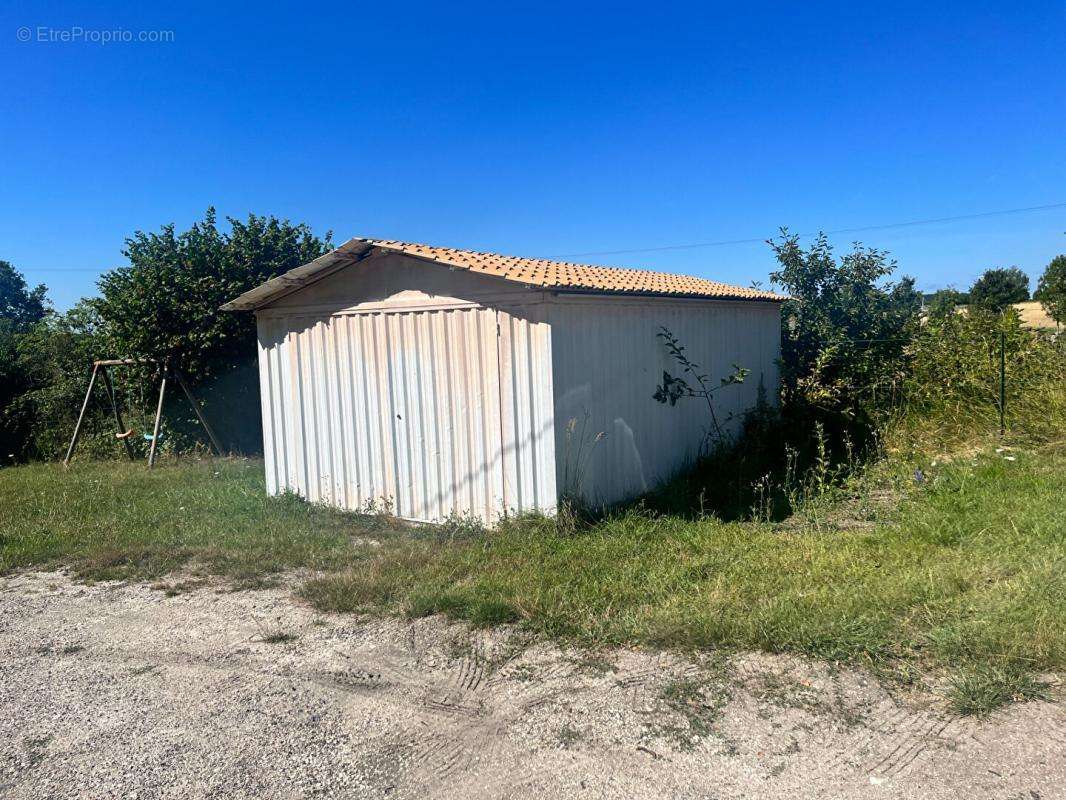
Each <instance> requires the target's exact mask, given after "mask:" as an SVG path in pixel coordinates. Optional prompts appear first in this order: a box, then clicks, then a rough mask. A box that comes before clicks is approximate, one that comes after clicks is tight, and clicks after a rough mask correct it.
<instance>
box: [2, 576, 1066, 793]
mask: <svg viewBox="0 0 1066 800" xmlns="http://www.w3.org/2000/svg"><path fill="white" fill-rule="evenodd" d="M0 658H2V663H3V680H2V681H0V708H2V709H3V713H2V714H0V795H2V796H4V797H13V798H31V797H32V798H38V797H57V798H58V797H116V796H122V797H136V798H141V799H142V800H143V798H154V797H168V798H169V797H174V798H178V797H181V798H192V797H249V796H255V797H261V798H296V797H311V796H322V797H360V798H375V797H389V798H404V797H457V798H501V797H514V798H538V799H540V798H550V797H618V798H631V797H641V798H656V797H663V798H666V797H682V798H685V797H691V798H697V797H698V798H742V797H748V798H756V797H757V798H788V799H789V800H797V798H852V797H855V798H858V797H862V798H869V797H874V798H922V800H934V799H935V798H952V800H954V798H957V797H969V798H996V800H1053V799H1054V798H1062V797H1066V788H1064V787H1066V712H1064V709H1063V706H1062V705H1060V704H1059V703H1053V702H1052V703H1048V702H1034V703H1026V704H1018V705H1014V706H1011V707H1009V708H1007V709H1005V710H1003V711H1001V712H998V713H997V714H996V715H994V716H993V717H992V718H991V719H989V720H984V721H979V720H975V719H970V718H961V717H957V716H953V715H951V714H950V713H948V712H947V711H946V709H945V707H944V705H943V703H942V701H941V700H940V699H939V698H938V696H937V694H936V693H935V692H929V691H913V692H909V693H901V692H900V691H899V690H894V691H889V690H887V689H886V688H885V687H883V686H882V685H881V684H879V683H878V682H877V681H876V680H874V679H873V678H872V677H870V676H869V675H866V674H863V673H861V672H857V671H851V670H842V669H833V668H831V667H828V666H825V665H819V664H811V663H808V662H804V661H802V660H799V659H795V658H790V657H780V656H768V655H764V654H748V655H732V656H729V657H726V656H724V655H718V654H704V655H701V656H699V657H691V658H685V657H681V656H678V655H672V654H662V653H653V652H638V651H632V650H618V651H612V652H606V653H588V652H583V651H578V650H573V651H570V650H565V649H560V648H559V647H557V646H554V645H550V644H546V643H531V642H529V641H528V640H527V639H526V638H524V637H523V635H522V634H521V633H520V632H517V631H515V630H508V629H497V630H495V631H488V632H486V631H471V630H469V628H467V627H466V626H462V625H456V624H449V623H447V622H445V621H443V620H442V619H440V618H431V619H425V620H418V621H414V622H407V621H403V620H395V619H384V620H383V619H359V618H356V617H351V616H330V615H322V614H319V613H317V612H315V611H313V610H311V609H309V608H307V607H305V606H303V605H301V604H300V603H299V602H297V601H296V600H295V599H294V598H293V595H292V592H291V588H290V587H288V586H281V587H279V588H274V589H263V590H258V591H246V592H232V591H229V590H228V588H227V587H226V586H225V585H223V584H219V583H204V582H201V581H198V580H196V579H193V578H186V579H175V580H172V581H169V582H168V583H167V584H165V585H158V586H156V587H154V588H153V587H150V586H147V585H144V584H139V585H121V584H97V585H95V586H85V585H81V584H78V583H74V582H72V581H71V580H69V579H68V578H67V577H65V576H63V575H61V574H58V573H28V574H23V575H16V576H10V577H7V578H0Z"/></svg>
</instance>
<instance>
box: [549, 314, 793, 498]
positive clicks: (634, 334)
mask: <svg viewBox="0 0 1066 800" xmlns="http://www.w3.org/2000/svg"><path fill="white" fill-rule="evenodd" d="M550 309H551V310H550V319H551V322H552V359H553V372H554V376H553V378H554V405H555V419H556V445H555V446H556V454H557V455H556V464H557V474H556V480H557V483H558V486H559V490H560V492H564V493H566V492H576V493H578V494H581V495H582V496H584V497H585V499H586V500H589V501H591V502H593V503H614V502H618V501H620V500H624V499H627V498H630V497H633V496H635V495H638V494H641V493H643V492H646V491H648V490H650V489H653V488H655V486H656V485H658V484H660V483H661V482H662V481H664V480H666V479H668V478H670V477H671V476H672V475H674V474H676V473H677V472H678V471H679V470H680V469H682V468H683V467H684V466H685V465H686V464H689V463H691V462H692V460H693V459H695V458H696V457H697V455H698V453H699V449H700V444H701V442H702V441H703V440H704V437H705V435H706V433H707V431H708V430H709V429H710V427H711V426H710V419H709V416H708V412H707V408H706V405H705V404H704V402H703V400H701V399H697V398H682V399H681V401H679V402H678V404H677V405H676V406H674V407H670V406H666V405H662V404H660V403H657V402H656V401H654V400H653V399H652V394H653V393H654V391H655V387H656V385H657V384H659V383H660V382H661V381H662V375H663V371H664V370H665V371H668V372H670V373H671V374H672V375H680V374H681V369H680V367H679V366H678V365H677V364H676V363H675V362H674V361H673V359H671V358H670V357H669V356H668V355H667V353H666V350H665V348H664V347H663V344H662V341H661V340H660V339H659V338H658V337H657V336H656V334H657V333H658V332H659V331H660V328H661V327H663V326H664V327H666V328H668V329H669V330H670V331H672V332H673V333H674V334H675V335H676V336H677V337H678V338H679V339H680V341H681V343H682V344H683V345H684V346H685V348H686V353H687V355H688V356H689V358H691V359H692V360H693V361H695V362H696V363H698V364H699V365H700V366H701V367H703V370H702V371H703V372H705V373H707V374H709V375H710V382H711V385H712V386H717V385H718V384H719V379H720V378H722V377H725V376H726V375H728V374H729V373H731V372H732V371H733V368H732V365H733V364H734V363H735V364H738V365H740V366H742V367H745V368H747V369H749V370H751V373H750V375H749V376H748V378H747V380H746V381H745V383H743V384H740V385H734V386H729V387H726V388H724V389H722V390H721V391H720V392H715V394H714V403H715V409H716V413H717V415H718V418H719V420H720V421H722V422H723V427H724V428H726V429H727V431H729V432H733V433H735V432H736V431H737V429H738V424H739V422H740V418H741V416H742V415H743V413H744V411H745V410H747V409H748V408H750V407H752V406H753V405H754V404H755V403H756V399H757V396H758V392H759V386H760V384H761V385H762V386H763V388H764V389H765V392H766V397H767V399H768V400H769V401H770V402H776V398H777V391H778V381H779V375H778V365H777V359H778V358H779V355H780V306H779V305H778V304H776V303H754V302H747V303H733V302H706V301H685V300H669V299H648V298H641V299H637V298H633V299H623V298H595V297H589V298H584V297H580V296H560V297H559V298H558V299H557V300H556V301H555V302H554V303H553V304H552V305H551V307H550ZM691 382H692V381H690V383H691ZM571 420H572V421H573V422H572V423H570V421H571ZM601 433H602V435H603V438H602V439H600V440H599V441H596V437H597V436H598V435H599V434H601Z"/></svg>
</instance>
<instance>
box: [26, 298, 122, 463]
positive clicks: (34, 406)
mask: <svg viewBox="0 0 1066 800" xmlns="http://www.w3.org/2000/svg"><path fill="white" fill-rule="evenodd" d="M103 338H104V334H103V331H102V323H101V320H100V317H99V315H98V314H97V312H96V309H95V308H94V307H93V304H92V302H91V301H88V300H82V301H81V302H79V303H78V304H77V305H75V306H74V307H73V308H72V309H71V310H70V311H68V312H66V313H65V314H49V315H48V316H47V317H45V318H44V319H42V320H41V321H39V322H38V323H37V324H36V325H34V326H33V327H31V328H29V329H28V330H26V331H25V332H24V333H22V334H21V335H20V336H19V337H18V340H17V343H16V347H15V350H14V352H13V354H12V357H13V358H14V359H15V362H14V363H15V364H16V367H17V370H18V372H19V374H20V375H21V376H22V378H23V384H22V386H21V387H20V392H19V394H18V396H17V397H15V398H13V400H12V402H11V403H10V404H9V406H8V408H7V411H6V419H7V422H8V424H9V425H10V427H11V428H12V429H13V430H15V431H17V432H18V438H17V443H16V445H15V447H14V448H13V450H12V451H10V455H12V456H13V457H14V458H15V459H17V460H25V459H29V458H45V459H54V458H58V457H59V456H60V455H61V454H62V452H63V448H64V447H65V446H66V444H67V442H68V441H69V439H70V435H71V432H72V431H73V429H74V422H75V420H76V419H77V416H78V411H79V410H80V408H81V402H82V399H83V398H84V396H85V387H86V382H87V381H88V378H89V368H90V365H91V363H92V361H93V359H95V358H99V357H100V351H101V350H102V349H104V348H105V347H106V345H105V344H103V343H102V340H103ZM88 413H89V420H90V424H89V425H88V426H87V429H86V433H85V435H84V436H83V437H82V441H81V444H79V449H80V452H83V453H85V452H90V453H95V454H97V455H115V454H117V453H118V452H119V450H118V448H117V442H116V441H115V439H114V437H113V435H112V433H113V425H112V423H111V421H110V417H109V413H108V410H107V407H106V406H105V403H104V399H103V394H102V393H101V392H99V391H98V392H97V393H96V402H95V403H91V404H90V405H89V408H88ZM101 423H103V424H101Z"/></svg>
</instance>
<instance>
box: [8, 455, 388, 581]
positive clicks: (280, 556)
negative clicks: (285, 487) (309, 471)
mask: <svg viewBox="0 0 1066 800" xmlns="http://www.w3.org/2000/svg"><path fill="white" fill-rule="evenodd" d="M0 508H2V509H4V512H3V515H2V517H0V572H8V571H11V570H14V569H19V568H24V567H50V566H59V565H62V566H66V567H70V568H72V569H73V570H74V572H75V573H76V574H77V575H79V576H80V577H82V578H86V579H92V580H107V579H124V578H137V579H144V580H152V579H159V578H161V577H163V576H165V575H167V574H170V573H172V572H174V571H175V570H177V569H179V568H182V567H186V566H189V565H194V566H195V567H196V568H197V569H201V570H203V571H205V572H207V573H210V574H218V575H225V576H229V577H232V578H233V579H235V581H237V583H238V585H239V586H247V587H250V588H254V587H255V586H257V585H260V584H262V583H263V582H264V581H266V580H267V579H268V578H269V575H270V574H272V573H277V572H280V571H283V570H288V569H292V568H301V567H302V568H309V569H313V570H329V569H337V568H340V567H342V566H344V565H346V564H348V563H350V562H351V556H352V553H353V552H354V551H355V550H356V549H357V548H355V547H354V546H353V537H359V536H366V535H373V536H376V535H379V534H386V533H387V530H385V529H384V527H383V526H382V525H381V524H380V522H379V521H378V520H376V519H374V518H367V517H360V516H358V515H354V514H344V513H340V512H336V511H332V510H330V509H326V508H323V507H316V506H312V505H309V504H307V503H305V502H303V501H302V500H300V499H298V498H296V497H294V496H282V497H276V498H269V497H267V496H266V495H265V493H264V490H263V465H262V462H256V461H247V460H239V459H232V460H230V459H224V460H216V461H213V462H211V461H207V462H184V463H166V462H164V464H163V465H162V466H159V467H157V468H156V469H155V470H152V471H151V472H149V471H148V470H146V469H145V467H144V465H143V464H130V463H126V462H117V461H116V462H102V461H97V462H85V463H75V465H74V466H73V467H72V468H71V469H69V470H65V469H63V468H62V467H60V466H58V465H55V464H33V465H29V466H24V467H13V468H7V469H2V470H0Z"/></svg>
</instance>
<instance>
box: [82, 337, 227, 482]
mask: <svg viewBox="0 0 1066 800" xmlns="http://www.w3.org/2000/svg"><path fill="white" fill-rule="evenodd" d="M143 364H156V365H157V366H158V367H159V402H158V403H156V407H155V420H154V422H153V425H152V445H151V447H150V448H149V450H148V469H151V468H152V467H153V466H155V452H156V445H157V444H158V442H159V423H160V422H161V421H162V419H163V398H164V396H165V395H166V390H167V380H168V379H172V380H174V381H176V382H177V384H178V386H180V387H181V390H182V391H183V392H184V393H185V397H186V398H188V400H189V405H191V406H192V410H193V411H194V412H196V418H197V419H198V420H200V424H201V425H203V426H204V430H205V431H206V432H207V437H208V438H209V439H210V440H211V447H212V448H214V451H215V453H216V455H219V456H221V455H222V445H220V444H219V443H218V437H217V436H215V432H214V430H212V428H211V425H210V424H208V422H207V418H206V417H204V412H203V411H202V410H201V409H200V404H199V403H198V402H197V400H196V398H195V397H194V396H193V393H192V390H191V389H190V388H189V384H188V383H186V382H185V376H184V375H182V374H181V370H179V369H177V368H176V367H173V366H171V365H170V364H167V363H164V364H160V363H159V362H158V361H156V360H155V359H153V358H105V359H100V360H98V361H94V362H93V371H92V374H91V375H90V376H89V388H88V389H86V390H85V400H83V401H82V404H81V412H80V413H79V414H78V423H77V425H75V426H74V435H73V436H72V437H71V439H70V446H69V447H68V448H67V455H66V457H65V458H64V459H63V466H64V467H69V466H70V459H71V457H72V456H73V455H74V448H75V447H76V446H77V444H78V437H79V436H81V426H82V423H83V422H84V421H85V412H86V410H87V409H88V408H89V400H91V399H92V395H93V387H94V386H95V385H96V376H97V375H101V376H102V382H103V386H104V392H105V393H106V394H107V399H108V401H110V404H111V412H112V414H114V417H115V424H116V425H117V426H118V431H117V432H116V433H115V437H116V438H117V439H119V441H121V442H122V445H123V447H125V448H126V455H127V456H129V459H130V461H136V460H137V456H136V455H135V454H134V452H133V448H132V447H131V446H130V442H129V435H130V433H131V432H132V429H131V428H127V427H126V424H125V423H124V422H123V421H122V412H121V410H119V407H118V400H117V398H116V396H115V386H114V384H113V383H112V382H111V374H110V373H109V372H108V370H109V369H114V368H117V367H132V366H140V365H143Z"/></svg>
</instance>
